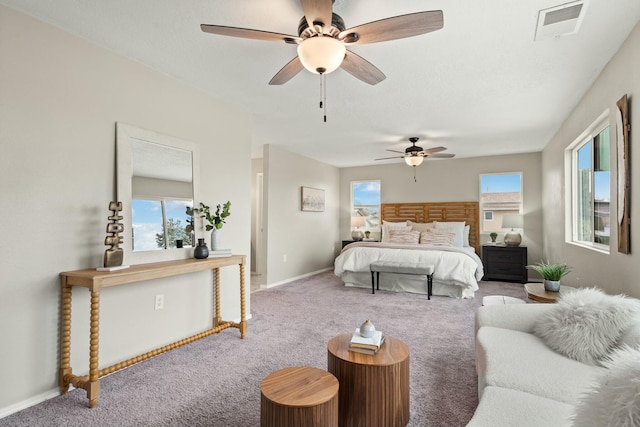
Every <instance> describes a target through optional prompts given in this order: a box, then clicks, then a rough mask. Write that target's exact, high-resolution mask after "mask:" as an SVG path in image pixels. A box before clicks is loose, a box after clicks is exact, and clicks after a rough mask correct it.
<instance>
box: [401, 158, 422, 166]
mask: <svg viewBox="0 0 640 427" xmlns="http://www.w3.org/2000/svg"><path fill="white" fill-rule="evenodd" d="M423 160H424V157H422V156H405V158H404V161H405V162H406V163H407V164H408V165H409V166H420V165H421V164H422V161H423Z"/></svg>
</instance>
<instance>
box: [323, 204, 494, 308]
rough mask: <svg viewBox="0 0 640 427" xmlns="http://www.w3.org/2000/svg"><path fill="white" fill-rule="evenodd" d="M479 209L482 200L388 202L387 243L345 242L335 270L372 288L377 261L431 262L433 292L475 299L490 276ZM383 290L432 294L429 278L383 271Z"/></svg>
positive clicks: (383, 211)
mask: <svg viewBox="0 0 640 427" xmlns="http://www.w3.org/2000/svg"><path fill="white" fill-rule="evenodd" d="M478 209H479V207H478V202H443V203H432V202H430V203H385V204H383V205H381V207H380V216H381V220H382V223H383V225H382V229H383V231H382V241H381V242H354V243H351V244H349V245H347V246H345V247H344V248H343V249H342V252H341V253H340V255H339V256H338V257H337V258H336V260H335V265H334V273H335V274H336V276H339V277H340V278H342V280H343V281H344V283H345V285H346V286H355V287H362V288H369V289H370V288H371V272H370V270H369V265H370V264H371V263H372V262H374V261H395V262H410V263H425V264H428V265H433V267H434V274H433V295H442V296H449V297H454V298H474V295H475V292H476V291H477V290H478V282H479V281H480V280H481V279H482V276H483V275H484V270H483V267H482V261H481V260H480V257H479V256H478V254H479V251H480V230H479V223H478V222H479V212H478ZM434 230H436V231H434ZM416 235H418V236H419V240H418V241H416V240H415V239H416ZM419 242H422V243H419ZM380 289H381V290H388V291H395V292H412V293H420V294H426V293H427V289H426V286H425V281H424V279H423V278H421V277H419V276H414V275H403V274H384V273H382V274H381V275H380Z"/></svg>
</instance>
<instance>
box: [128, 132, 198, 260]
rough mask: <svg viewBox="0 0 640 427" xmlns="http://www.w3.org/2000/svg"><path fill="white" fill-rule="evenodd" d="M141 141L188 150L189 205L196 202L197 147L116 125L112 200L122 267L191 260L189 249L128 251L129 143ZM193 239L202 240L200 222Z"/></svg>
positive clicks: (129, 218)
mask: <svg viewBox="0 0 640 427" xmlns="http://www.w3.org/2000/svg"><path fill="white" fill-rule="evenodd" d="M136 139H137V140H141V141H146V142H150V143H153V144H158V145H166V146H168V147H174V148H178V149H181V150H186V151H190V152H191V155H192V159H191V160H192V185H193V204H194V206H195V205H196V200H199V198H198V195H199V194H200V193H199V181H200V150H199V147H198V145H197V144H195V143H193V142H190V141H186V140H183V139H179V138H175V137H172V136H168V135H163V134H160V133H157V132H153V131H150V130H146V129H142V128H139V127H136V126H132V125H129V124H126V123H120V122H117V123H116V168H117V170H116V198H117V200H118V201H121V202H122V212H121V215H122V216H123V217H124V218H123V219H122V225H123V227H124V231H123V232H122V244H121V247H122V248H123V251H124V259H123V264H124V265H127V264H143V263H147V262H157V261H169V260H174V259H185V258H191V257H193V249H194V248H193V247H191V246H189V247H184V248H170V249H164V250H160V251H136V252H134V251H133V250H132V248H131V239H132V237H133V236H132V232H131V227H132V225H131V197H132V190H131V177H132V175H133V165H132V155H131V153H132V144H133V140H136ZM195 225H196V226H195V230H194V232H195V235H196V239H197V238H198V237H202V235H203V232H202V225H201V221H196V222H195Z"/></svg>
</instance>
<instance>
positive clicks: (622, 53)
mask: <svg viewBox="0 0 640 427" xmlns="http://www.w3.org/2000/svg"><path fill="white" fill-rule="evenodd" d="M638 52H640V25H638V26H636V28H635V29H634V30H633V32H632V33H631V35H630V36H629V38H628V39H627V40H626V41H625V43H624V44H623V45H622V47H621V48H620V50H619V51H618V53H617V54H616V55H615V56H614V57H613V59H612V60H611V61H610V62H609V64H608V65H607V66H606V67H605V69H604V70H603V71H602V73H601V74H600V76H599V77H598V78H597V80H596V81H595V83H594V84H593V85H592V87H591V88H590V89H589V90H588V91H587V93H586V94H585V96H584V97H583V98H582V100H581V101H580V102H579V103H578V105H577V106H576V107H575V109H574V110H573V112H572V113H571V114H570V115H569V117H568V118H567V120H566V121H565V122H564V123H563V125H562V126H561V127H560V129H559V130H558V132H557V133H556V135H555V136H554V137H553V138H552V140H551V141H550V142H549V144H548V145H547V147H546V148H545V149H544V151H543V154H542V170H543V171H544V172H543V175H542V182H543V193H544V197H543V201H542V206H543V210H544V222H543V226H544V230H545V232H544V252H545V254H546V255H547V256H548V257H549V259H551V260H557V261H564V262H567V263H568V264H569V265H571V266H572V267H573V269H574V271H573V273H571V274H569V275H568V276H567V277H566V278H565V279H563V282H565V283H568V284H573V285H580V286H598V287H601V288H603V289H605V290H606V291H608V292H610V293H620V292H622V293H626V294H628V295H632V296H635V297H640V282H639V281H638V276H639V274H640V267H639V266H640V256H639V254H638V248H639V247H640V243H638V242H640V222H638V221H634V219H635V218H638V211H639V208H638V206H639V203H638V202H639V201H640V178H639V176H640V175H639V174H638V173H637V171H639V170H640V152H638V151H636V150H634V149H633V147H632V148H631V168H630V169H631V239H632V240H631V252H632V253H631V254H630V255H623V254H619V253H618V252H617V247H618V238H617V231H616V230H617V229H616V226H615V224H614V225H613V226H612V233H611V248H612V250H611V253H610V254H603V253H600V252H595V251H593V250H589V249H585V248H583V247H579V246H575V245H572V244H570V243H566V241H565V237H564V236H565V215H566V214H567V212H569V211H570V209H571V206H570V205H568V204H566V203H565V198H566V196H567V193H566V192H567V191H568V187H567V186H566V185H565V173H566V171H565V164H564V156H565V149H566V148H567V146H569V145H570V144H571V143H572V142H573V141H574V140H575V139H576V138H578V137H579V136H580V134H581V133H582V132H583V131H584V130H585V129H587V128H588V127H589V126H590V125H591V124H592V123H593V122H594V121H596V119H597V118H598V117H599V116H600V115H601V114H602V113H603V112H605V111H606V110H607V109H608V110H609V113H610V114H609V118H610V128H611V144H612V146H611V150H612V156H611V218H616V217H617V208H616V206H617V196H616V179H615V177H616V173H617V172H616V171H617V168H616V161H615V159H616V156H615V152H616V151H615V144H616V132H615V111H616V105H615V103H616V101H617V100H618V99H620V98H621V97H622V96H623V95H624V94H628V95H629V97H630V101H629V102H630V113H631V116H630V122H631V126H632V129H631V145H632V146H633V142H634V140H637V139H638V138H637V135H638V132H637V131H636V132H635V133H634V129H636V130H637V128H638V125H639V124H640V108H638V107H637V106H636V107H635V108H634V105H635V104H634V103H635V101H636V100H637V96H638V94H640V55H638ZM634 134H635V135H636V137H635V138H634Z"/></svg>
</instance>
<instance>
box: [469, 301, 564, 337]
mask: <svg viewBox="0 0 640 427" xmlns="http://www.w3.org/2000/svg"><path fill="white" fill-rule="evenodd" d="M553 308H554V305H553V304H520V305H515V306H513V305H490V306H486V307H479V308H478V310H477V311H476V317H475V325H476V332H478V329H480V328H481V327H483V326H493V327H496V328H505V329H513V330H516V331H522V332H533V326H534V325H535V323H536V320H538V319H539V318H540V316H542V315H543V314H544V313H546V312H548V311H550V310H553Z"/></svg>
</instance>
